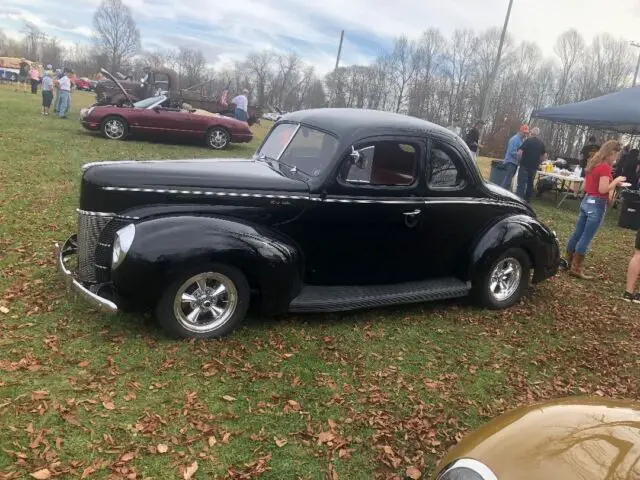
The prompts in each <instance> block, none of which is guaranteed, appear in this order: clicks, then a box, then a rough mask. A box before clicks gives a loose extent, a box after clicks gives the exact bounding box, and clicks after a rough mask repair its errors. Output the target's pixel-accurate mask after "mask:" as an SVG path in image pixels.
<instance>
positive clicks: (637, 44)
mask: <svg viewBox="0 0 640 480" xmlns="http://www.w3.org/2000/svg"><path fill="white" fill-rule="evenodd" d="M631 46H632V47H640V43H636V42H631ZM638 70H640V53H638V62H637V63H636V73H635V74H634V75H633V86H634V87H635V86H636V81H637V80H638Z"/></svg>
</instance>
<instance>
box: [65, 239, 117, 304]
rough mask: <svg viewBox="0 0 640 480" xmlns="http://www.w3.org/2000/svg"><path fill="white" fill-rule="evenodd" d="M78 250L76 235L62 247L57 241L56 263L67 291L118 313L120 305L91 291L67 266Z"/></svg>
mask: <svg viewBox="0 0 640 480" xmlns="http://www.w3.org/2000/svg"><path fill="white" fill-rule="evenodd" d="M77 252H78V244H77V238H76V235H72V236H70V237H69V238H68V239H67V241H66V242H64V244H63V245H62V247H60V245H59V244H58V243H56V265H57V267H58V272H60V275H61V276H62V278H63V280H64V283H65V286H66V288H67V292H68V293H71V294H73V296H74V297H78V296H80V297H81V298H82V299H83V300H84V301H85V302H87V303H89V304H90V305H92V306H94V307H96V308H98V309H99V310H100V311H103V312H106V313H117V312H118V306H117V305H116V304H115V303H114V302H112V301H111V300H108V299H106V298H103V297H101V296H100V295H97V294H95V293H93V292H92V291H90V290H89V289H88V288H86V287H85V286H84V285H82V283H80V282H79V281H78V280H76V279H75V278H74V276H73V272H71V270H69V269H68V268H67V266H66V262H67V261H68V260H69V258H70V257H72V256H75V255H76V254H77Z"/></svg>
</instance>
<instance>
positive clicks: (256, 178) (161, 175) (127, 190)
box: [80, 159, 309, 212]
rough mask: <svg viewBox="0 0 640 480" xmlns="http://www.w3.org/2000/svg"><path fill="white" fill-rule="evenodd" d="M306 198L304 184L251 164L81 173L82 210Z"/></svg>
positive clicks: (112, 166) (181, 164) (114, 166)
mask: <svg viewBox="0 0 640 480" xmlns="http://www.w3.org/2000/svg"><path fill="white" fill-rule="evenodd" d="M214 192H215V193H214ZM308 192H309V186H308V185H307V183H305V182H304V181H302V180H296V179H294V178H290V177H287V176H285V175H284V174H283V173H281V172H279V171H276V170H274V169H272V168H271V167H269V165H267V164H266V163H264V162H256V161H253V160H243V159H220V160H174V161H172V160H166V161H147V162H145V161H140V162H136V161H123V162H103V163H101V162H96V163H94V164H89V165H86V166H85V167H84V174H83V177H82V185H81V191H80V208H81V209H82V210H90V211H97V212H121V211H125V210H128V209H130V208H133V207H137V206H141V205H152V204H172V205H176V204H178V205H179V204H191V203H200V204H208V205H211V204H218V203H220V202H227V203H228V202H231V203H232V204H235V205H239V204H244V203H246V201H245V200H241V199H243V198H244V199H249V198H254V199H255V198H269V196H271V195H286V196H305V195H307V194H308ZM210 194H211V195H210ZM220 195H222V196H220ZM224 199H226V200H224ZM234 199H235V200H234Z"/></svg>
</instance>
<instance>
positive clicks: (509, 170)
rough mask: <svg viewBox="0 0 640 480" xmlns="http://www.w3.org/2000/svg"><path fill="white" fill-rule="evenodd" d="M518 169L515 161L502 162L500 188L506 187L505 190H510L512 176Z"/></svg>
mask: <svg viewBox="0 0 640 480" xmlns="http://www.w3.org/2000/svg"><path fill="white" fill-rule="evenodd" d="M517 169H518V165H516V164H515V163H505V164H504V178H503V179H502V183H501V184H500V186H501V187H502V188H506V189H507V190H511V188H512V185H511V184H512V183H513V177H514V175H515V174H516V170H517Z"/></svg>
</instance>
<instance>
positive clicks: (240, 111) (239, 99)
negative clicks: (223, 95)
mask: <svg viewBox="0 0 640 480" xmlns="http://www.w3.org/2000/svg"><path fill="white" fill-rule="evenodd" d="M248 93H249V90H247V89H246V88H245V89H244V90H242V93H241V94H240V95H237V96H236V97H234V99H233V100H231V102H232V103H235V105H236V112H235V115H236V118H237V119H238V120H241V121H243V122H246V121H247V118H248V115H247V106H248V104H249V100H247V94H248Z"/></svg>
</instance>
